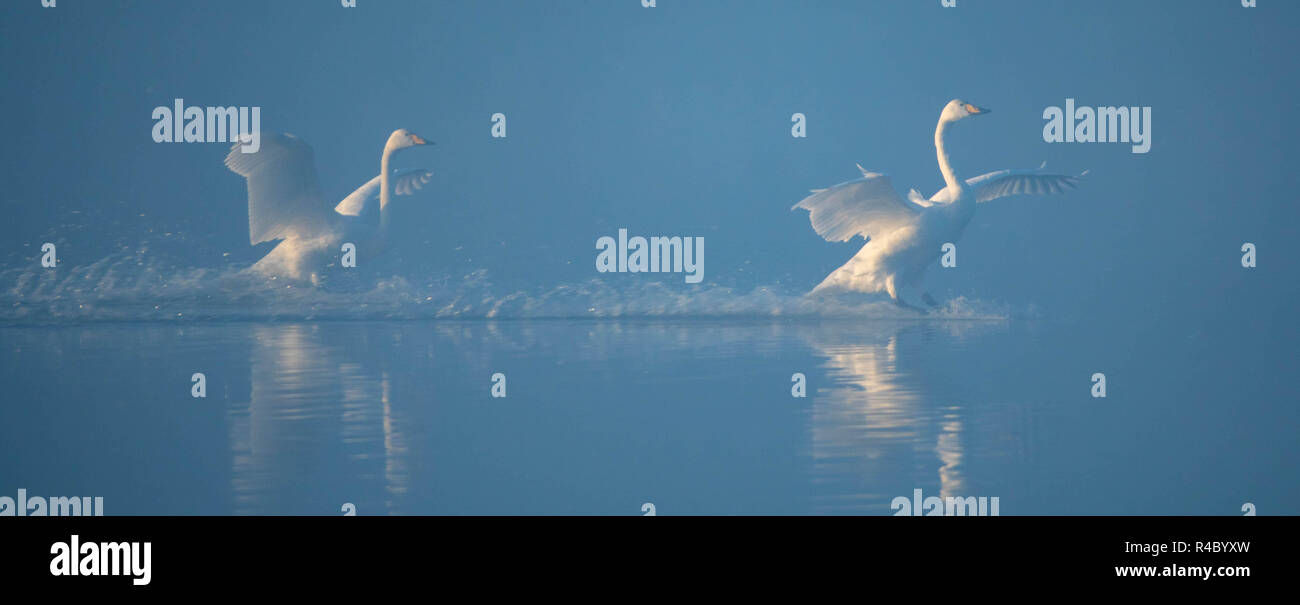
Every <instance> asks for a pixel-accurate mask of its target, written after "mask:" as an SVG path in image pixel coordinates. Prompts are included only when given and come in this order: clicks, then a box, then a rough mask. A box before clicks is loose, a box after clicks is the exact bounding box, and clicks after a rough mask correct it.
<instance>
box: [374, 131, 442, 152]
mask: <svg viewBox="0 0 1300 605" xmlns="http://www.w3.org/2000/svg"><path fill="white" fill-rule="evenodd" d="M432 144H433V142H432V141H430V140H428V139H426V138H424V137H422V136H420V135H418V134H415V133H414V132H411V131H409V130H407V129H405V128H398V129H397V130H394V131H393V134H391V135H388V144H387V145H385V146H384V150H385V151H397V150H398V149H406V148H408V147H415V146H417V145H432Z"/></svg>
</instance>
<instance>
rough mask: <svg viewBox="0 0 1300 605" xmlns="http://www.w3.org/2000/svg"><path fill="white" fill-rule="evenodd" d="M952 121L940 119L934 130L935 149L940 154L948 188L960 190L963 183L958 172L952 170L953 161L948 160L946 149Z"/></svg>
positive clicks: (944, 178)
mask: <svg viewBox="0 0 1300 605" xmlns="http://www.w3.org/2000/svg"><path fill="white" fill-rule="evenodd" d="M949 124H952V122H950V121H948V120H942V119H941V120H939V126H938V128H935V130H934V150H935V153H936V154H937V155H938V156H939V171H940V172H942V173H943V180H944V182H946V183H947V184H948V188H950V189H953V190H954V191H956V190H960V189H961V188H962V185H963V183H962V182H961V179H959V178H957V173H956V172H953V170H952V163H951V162H950V161H949V160H948V151H947V150H946V149H944V139H945V138H946V137H947V135H948V125H949Z"/></svg>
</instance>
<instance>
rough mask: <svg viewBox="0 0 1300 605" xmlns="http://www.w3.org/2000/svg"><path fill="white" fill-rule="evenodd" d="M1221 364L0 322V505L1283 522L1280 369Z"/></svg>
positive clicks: (988, 343)
mask: <svg viewBox="0 0 1300 605" xmlns="http://www.w3.org/2000/svg"><path fill="white" fill-rule="evenodd" d="M1240 344H1242V343H1235V342H1233V341H1232V336H1231V332H1225V333H1222V334H1213V333H1205V332H1204V331H1196V330H1193V331H1190V332H1188V331H1185V330H1173V329H1168V330H1165V329H1163V328H1161V327H1160V326H1154V327H1150V328H1149V329H1148V330H1147V331H1146V332H1143V331H1140V330H1139V331H1136V332H1126V333H1124V334H1115V333H1107V332H1106V330H1105V329H1104V327H1103V328H1100V329H1098V328H1097V327H1096V326H1085V325H1078V324H1068V323H1053V322H1035V321H1019V320H1009V321H949V322H942V321H939V322H936V321H911V322H889V321H863V320H855V321H838V320H823V321H817V320H808V321H793V320H789V321H773V320H752V321H749V320H704V319H700V320H676V321H652V320H643V321H615V320H609V321H586V320H582V321H575V320H543V321H500V322H490V321H452V322H432V321H430V322H418V321H403V322H391V323H386V322H321V323H248V324H244V323H209V324H192V325H186V324H166V323H121V324H90V325H81V326H70V327H55V328H51V327H8V328H0V345H2V346H0V360H2V361H3V364H2V366H0V378H3V384H4V385H5V389H4V398H5V400H6V402H5V404H4V406H3V408H0V447H2V448H3V450H4V459H5V460H6V463H5V464H4V465H3V467H0V486H4V487H5V489H6V494H7V495H10V496H14V495H16V494H14V493H9V492H16V490H17V489H18V488H20V487H21V488H25V489H27V490H28V493H29V494H33V495H47V496H56V495H94V496H103V497H104V499H105V512H106V513H107V514H318V515H334V514H340V510H341V507H342V505H343V504H344V503H353V504H354V505H355V506H356V509H357V513H358V514H362V515H377V514H474V513H488V514H498V513H500V514H569V513H581V514H615V515H635V514H640V513H641V506H642V504H643V503H646V502H651V503H654V505H655V507H656V511H657V513H658V514H662V515H667V514H688V513H709V514H768V513H771V514H873V515H887V514H892V513H893V510H892V509H891V508H890V501H891V500H892V499H893V498H894V497H896V496H911V495H912V494H913V490H915V489H921V490H922V492H923V494H924V495H927V496H929V495H941V496H950V495H951V496H988V497H993V496H996V497H998V498H999V500H1000V511H1001V514H1003V515H1021V514H1052V513H1057V514H1130V513H1133V514H1192V513H1195V514H1228V515H1231V514H1240V509H1241V505H1242V504H1243V503H1245V502H1252V503H1255V504H1256V505H1257V507H1258V509H1259V511H1260V514H1266V513H1292V514H1294V513H1296V512H1300V507H1298V506H1297V504H1296V502H1297V500H1296V498H1297V495H1298V494H1297V487H1296V483H1295V481H1294V477H1295V474H1296V473H1295V469H1296V460H1297V454H1298V453H1300V447H1298V446H1297V440H1296V439H1295V433H1294V427H1296V426H1297V424H1298V423H1297V416H1298V413H1297V410H1296V408H1295V406H1294V403H1295V402H1294V400H1293V399H1292V398H1290V396H1289V395H1288V393H1293V387H1292V386H1290V385H1291V379H1288V378H1286V376H1287V369H1286V367H1285V366H1286V365H1287V364H1286V362H1285V360H1278V359H1277V358H1276V357H1275V356H1268V355H1259V356H1252V355H1251V354H1250V353H1249V352H1248V351H1249V349H1250V347H1246V346H1238V345H1240ZM1243 350H1246V351H1247V352H1245V353H1242V351H1243ZM194 372H203V373H204V374H205V375H206V376H207V397H206V398H205V399H195V398H192V397H191V396H190V386H191V384H190V377H191V375H192V374H193V373H194ZM496 372H501V373H504V374H505V376H506V395H507V396H506V397H505V398H493V397H492V396H491V387H492V381H491V376H492V375H493V374H494V373H496ZM796 372H800V373H803V374H804V375H805V376H806V377H807V385H808V386H807V394H808V395H807V397H806V398H802V399H801V398H794V397H792V396H791V387H792V382H791V376H792V374H794V373H796ZM1094 372H1105V373H1106V375H1107V377H1108V385H1107V386H1108V389H1107V390H1108V396H1107V397H1106V398H1104V399H1095V398H1093V397H1091V396H1090V389H1091V386H1092V383H1091V381H1090V377H1091V376H1092V374H1093V373H1094Z"/></svg>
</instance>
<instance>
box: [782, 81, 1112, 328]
mask: <svg viewBox="0 0 1300 605" xmlns="http://www.w3.org/2000/svg"><path fill="white" fill-rule="evenodd" d="M986 113H989V110H988V109H984V108H982V107H977V106H975V105H972V104H970V103H967V102H965V101H962V100H960V99H953V100H952V101H949V102H948V104H947V105H946V106H944V108H943V112H942V113H941V114H940V115H939V125H938V127H936V128H935V131H934V147H935V151H936V152H937V155H938V158H939V171H940V172H942V173H943V180H944V183H945V186H944V188H943V189H940V190H939V192H938V193H935V194H934V195H933V196H931V197H930V198H929V199H926V198H925V197H924V196H922V195H921V194H920V193H919V192H917V191H916V190H915V189H913V190H911V191H910V192H909V193H908V197H907V199H903V198H902V197H900V196H899V195H898V193H897V192H895V191H894V186H893V184H892V183H891V181H890V179H889V176H887V175H884V174H880V173H876V172H870V171H868V170H866V169H864V168H862V166H861V165H858V170H859V171H860V172H861V173H862V177H861V178H857V179H854V180H851V181H847V182H844V183H840V184H838V185H835V186H833V187H830V188H827V189H814V190H812V195H809V196H808V197H805V198H804V199H803V200H802V201H800V202H799V203H798V204H795V205H794V206H793V207H792V208H791V210H794V209H796V208H803V209H805V210H808V217H809V220H810V221H811V222H812V227H813V230H815V231H816V232H817V234H818V235H820V236H822V237H823V238H825V239H826V240H827V241H832V242H847V241H849V240H850V239H852V238H853V237H854V236H855V235H861V236H862V237H863V238H865V239H866V243H865V244H864V245H863V246H862V249H861V250H859V251H858V253H857V254H856V255H854V256H853V258H852V259H849V262H847V263H845V264H844V266H842V267H840V268H838V269H836V270H835V271H833V272H831V274H830V275H828V276H826V279H824V280H822V282H821V283H820V284H818V285H817V287H815V288H813V289H812V291H811V292H809V295H814V294H833V293H836V292H844V291H857V292H880V291H884V292H887V293H888V294H889V297H890V298H891V299H892V300H893V301H894V303H896V304H898V305H899V306H902V307H907V308H911V309H916V310H920V309H919V308H918V307H915V306H913V305H910V304H908V303H907V302H906V301H904V300H903V299H902V298H900V297H899V290H900V288H901V287H902V286H904V285H907V286H917V285H918V284H919V283H920V280H921V276H922V274H924V272H925V269H926V267H928V266H929V265H930V263H931V262H932V261H934V260H935V259H937V258H939V257H940V256H941V255H942V253H943V250H942V246H943V245H944V244H945V243H949V242H951V243H956V241H957V239H958V238H960V237H961V234H962V231H963V230H965V229H966V225H967V224H968V223H970V220H971V217H972V216H974V214H975V206H976V204H978V203H983V202H988V201H992V200H995V199H998V198H1002V197H1007V196H1011V195H1021V194H1025V195H1039V194H1050V193H1060V192H1062V191H1065V190H1066V189H1069V188H1073V187H1075V186H1076V185H1077V184H1078V181H1079V178H1080V177H1082V176H1084V175H1085V174H1087V172H1084V173H1083V174H1080V175H1078V176H1070V175H1062V174H1045V173H1043V172H1042V169H1043V168H1044V167H1045V166H1046V164H1044V165H1043V166H1039V167H1038V169H1037V170H998V171H996V172H990V173H988V174H984V175H980V176H977V177H975V178H972V179H967V180H962V179H961V178H959V177H958V176H957V173H956V172H955V171H954V170H953V167H952V163H951V162H950V161H949V159H948V152H947V151H945V150H944V139H945V138H946V136H947V134H948V130H949V128H950V127H951V126H952V125H953V124H955V123H957V122H958V121H960V120H963V119H966V118H968V117H970V116H975V115H983V114H986ZM922 300H923V301H924V302H925V304H927V305H929V306H930V307H938V306H939V304H938V303H937V302H935V300H934V298H933V297H931V296H930V294H929V293H928V292H924V293H922Z"/></svg>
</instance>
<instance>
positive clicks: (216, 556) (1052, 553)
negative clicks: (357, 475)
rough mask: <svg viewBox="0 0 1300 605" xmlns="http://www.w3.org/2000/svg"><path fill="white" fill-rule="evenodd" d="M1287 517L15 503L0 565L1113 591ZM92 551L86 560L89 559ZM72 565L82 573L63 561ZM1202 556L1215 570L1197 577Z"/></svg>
mask: <svg viewBox="0 0 1300 605" xmlns="http://www.w3.org/2000/svg"><path fill="white" fill-rule="evenodd" d="M1298 520H1300V518H1297V517H966V518H963V517H917V518H894V517H860V518H784V517H783V518H772V517H725V518H700V517H677V518H674V517H663V518H653V519H651V518H637V519H627V518H575V517H549V518H536V517H533V518H523V517H507V518H499V517H493V518H484V517H27V518H5V519H0V536H3V548H0V577H3V578H5V585H6V587H7V588H32V589H38V590H53V591H55V592H59V591H61V590H66V589H71V590H91V591H94V592H96V593H99V594H114V593H121V594H123V595H124V596H127V597H128V598H129V597H130V596H131V595H132V594H135V593H139V594H141V595H143V594H144V593H154V594H158V593H171V592H177V593H185V594H189V595H194V594H195V593H194V591H195V590H196V589H201V588H202V587H204V586H219V587H221V588H223V589H234V590H237V589H240V588H241V587H245V586H247V587H250V588H251V587H257V586H284V587H292V588H294V589H295V590H303V591H305V592H307V593H310V592H314V591H322V592H328V591H331V590H334V589H336V588H337V587H348V586H353V587H358V588H364V587H367V586H373V585H374V583H376V582H380V583H382V584H383V586H384V587H385V588H386V589H394V590H395V589H400V588H404V587H409V588H411V589H427V588H428V587H429V586H430V582H435V581H436V582H439V583H441V585H443V586H451V585H461V584H465V583H468V582H475V583H478V584H481V582H480V581H475V580H473V579H472V578H475V577H481V578H498V579H502V578H508V579H509V580H510V583H517V582H519V581H523V580H528V579H531V580H537V581H545V582H547V584H548V585H552V586H553V585H555V583H556V582H573V581H577V580H576V579H575V578H578V577H580V576H588V575H590V574H598V576H599V577H602V578H605V579H615V578H627V579H635V578H640V580H638V581H639V582H642V583H643V582H645V581H647V580H650V579H653V581H654V582H656V583H660V582H676V581H678V580H684V579H688V578H690V579H693V580H698V581H704V582H708V583H718V582H722V581H724V580H727V581H730V580H734V579H736V578H739V577H745V578H750V579H753V580H756V581H761V582H775V583H786V582H790V583H795V584H798V583H801V582H804V581H810V580H813V579H814V578H820V580H818V581H825V582H827V583H830V584H840V583H852V582H854V581H858V580H873V581H884V582H905V581H915V582H922V583H926V582H934V581H936V580H942V581H944V582H956V581H978V582H979V583H980V585H981V586H990V587H992V586H1002V585H1006V586H1013V585H1023V583H1024V582H1025V581H1027V580H1029V579H1034V580H1035V581H1041V580H1045V581H1048V582H1051V583H1053V584H1057V583H1060V584H1070V585H1094V584H1103V585H1110V586H1113V587H1114V588H1117V589H1123V588H1125V587H1132V588H1135V589H1138V588H1150V589H1155V590H1162V591H1163V590H1179V591H1181V590H1193V591H1194V590H1198V589H1200V587H1210V586H1213V587H1214V588H1220V589H1229V590H1234V589H1236V588H1247V587H1250V588H1253V587H1257V586H1261V585H1263V584H1274V583H1278V584H1280V583H1282V582H1283V581H1284V580H1286V579H1289V577H1290V576H1291V575H1292V574H1293V572H1291V571H1290V570H1289V569H1288V567H1289V566H1290V561H1291V559H1292V556H1291V547H1292V545H1293V544H1294V538H1295V537H1296V534H1297V528H1298V527H1300V521H1298ZM74 536H75V540H76V542H77V545H78V547H77V549H76V550H77V551H79V552H76V553H74V552H72V551H73V549H72V541H73V539H74V538H73V537H74ZM124 542H125V543H128V545H127V546H122V545H121V543H124ZM146 542H147V543H148V545H149V548H148V555H149V556H148V565H147V567H148V572H147V573H148V578H147V579H148V583H147V584H144V583H143V580H144V579H145V578H144V577H143V576H144V573H136V571H137V569H143V568H144V567H145V565H144V562H145V557H144V553H145V547H144V543H146ZM60 543H61V544H62V545H63V547H62V548H60V546H59V544H60ZM88 543H93V544H94V546H93V547H90V546H87V544H88ZM106 543H109V544H111V545H110V546H108V547H103V545H104V544H106ZM130 543H135V545H131V544H130ZM124 552H125V554H124ZM91 554H94V555H96V557H95V558H96V561H95V562H93V563H92V562H88V561H87V559H89V558H90V555H91ZM61 555H63V556H64V558H63V559H62V560H60V559H59V557H60V556H61ZM133 555H134V556H136V558H135V559H132V558H130V557H131V556H133ZM118 557H121V558H119V559H118V560H119V561H123V560H125V562H126V563H128V564H130V565H123V564H121V563H119V568H118V570H117V571H118V573H119V575H97V576H90V577H87V576H86V575H83V573H82V572H83V571H91V572H94V571H98V572H100V573H101V574H103V573H109V574H111V572H112V571H113V569H112V567H111V562H112V560H113V559H114V558H118ZM137 563H138V565H137ZM74 565H75V566H76V567H77V575H72V574H71V567H73V566H74ZM100 565H102V568H101V569H98V570H97V569H96V567H98V566H100ZM1193 568H1195V570H1193ZM1207 569H1208V572H1209V574H1210V577H1208V578H1203V577H1201V576H1202V575H1203V574H1204V573H1205V572H1206V570H1207ZM52 570H54V571H55V572H63V573H64V574H66V575H55V573H53V572H52ZM738 574H739V575H738ZM810 574H812V575H810ZM1134 574H1154V575H1151V576H1148V575H1141V576H1139V577H1133V575H1134ZM593 577H594V576H593ZM728 579H730V580H728ZM137 580H138V581H140V582H141V584H140V585H137V584H136V581H137ZM485 581H493V580H485ZM499 581H503V580H495V581H493V582H499ZM920 585H921V586H925V585H926V584H920ZM492 586H495V584H492Z"/></svg>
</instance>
